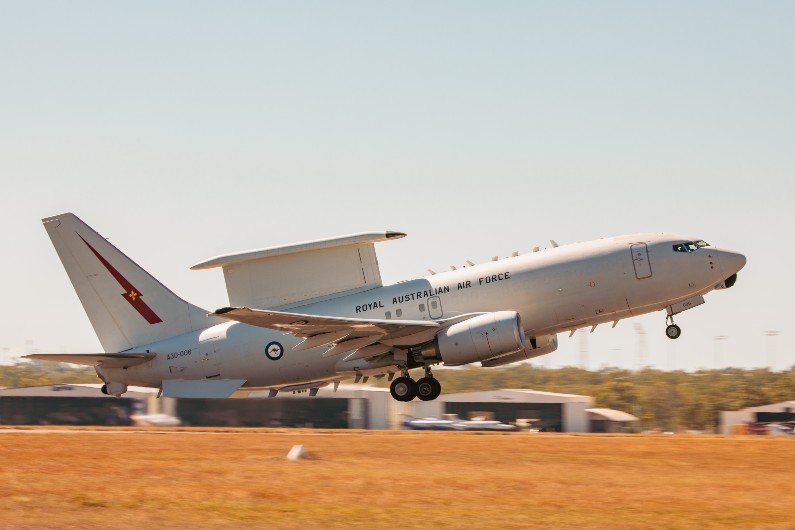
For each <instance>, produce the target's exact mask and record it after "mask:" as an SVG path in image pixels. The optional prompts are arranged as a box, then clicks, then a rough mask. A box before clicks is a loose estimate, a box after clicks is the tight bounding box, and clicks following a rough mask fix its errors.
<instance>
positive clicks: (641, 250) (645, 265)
mask: <svg viewBox="0 0 795 530" xmlns="http://www.w3.org/2000/svg"><path fill="white" fill-rule="evenodd" d="M631 248H632V266H633V267H635V277H636V278H637V279H638V280H642V279H644V278H651V263H649V249H648V247H647V246H646V243H633V244H632V247H631Z"/></svg>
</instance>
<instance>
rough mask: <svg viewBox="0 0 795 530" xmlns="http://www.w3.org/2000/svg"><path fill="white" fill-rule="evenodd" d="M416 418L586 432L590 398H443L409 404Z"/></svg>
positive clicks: (494, 394)
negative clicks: (490, 421)
mask: <svg viewBox="0 0 795 530" xmlns="http://www.w3.org/2000/svg"><path fill="white" fill-rule="evenodd" d="M411 404H412V405H414V413H413V415H414V416H416V417H433V418H441V417H442V416H443V415H444V414H457V415H458V417H459V418H462V419H474V418H488V419H495V420H497V421H500V422H503V423H517V422H518V423H523V422H531V423H532V426H533V427H535V428H539V429H541V430H543V431H550V432H588V431H589V429H590V425H589V417H588V412H587V411H588V409H589V408H591V406H592V405H593V398H591V397H590V396H580V395H576V394H557V393H554V392H541V391H538V390H523V389H505V390H490V391H486V392H465V393H461V394H447V395H442V396H440V397H439V398H438V399H437V400H435V401H412V402H411Z"/></svg>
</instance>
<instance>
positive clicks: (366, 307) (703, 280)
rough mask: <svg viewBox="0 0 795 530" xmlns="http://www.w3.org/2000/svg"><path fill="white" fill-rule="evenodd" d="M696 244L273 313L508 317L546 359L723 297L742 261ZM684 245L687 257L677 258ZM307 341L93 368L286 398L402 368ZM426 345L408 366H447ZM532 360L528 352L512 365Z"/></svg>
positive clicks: (438, 279)
mask: <svg viewBox="0 0 795 530" xmlns="http://www.w3.org/2000/svg"><path fill="white" fill-rule="evenodd" d="M697 241H699V240H697V239H695V238H689V237H682V236H676V235H671V234H635V235H631V236H621V237H612V238H606V239H600V240H596V241H589V242H585V243H576V244H571V245H564V246H559V247H555V248H550V249H545V250H541V251H537V252H531V253H528V254H524V255H520V256H516V257H509V258H503V259H499V260H496V261H490V262H487V263H483V264H479V265H474V266H468V267H464V268H460V269H457V270H452V271H449V272H444V273H439V274H434V275H431V276H427V277H424V278H420V279H416V280H411V281H406V282H400V283H396V284H393V285H385V286H381V287H375V288H372V289H369V290H364V291H360V292H355V293H353V294H347V295H344V294H343V295H341V296H336V297H331V298H329V299H326V300H322V301H314V302H309V303H307V302H299V303H294V304H289V305H286V306H283V307H277V308H274V310H279V311H282V310H283V311H290V312H291V313H297V314H306V315H324V316H329V317H348V318H352V319H362V320H377V321H385V320H396V321H402V320H409V321H442V320H445V319H450V318H452V317H461V316H462V315H469V314H473V313H492V312H499V311H506V310H509V311H515V312H517V313H518V314H519V315H520V317H521V327H522V328H523V331H524V334H525V335H526V337H528V338H531V339H532V341H536V340H541V339H542V338H544V337H546V338H547V344H548V345H549V347H548V348H546V349H540V350H539V353H540V354H543V353H546V352H549V351H552V350H554V347H555V345H556V343H554V344H553V343H552V342H549V340H550V339H554V336H555V334H557V333H560V332H564V331H573V330H576V329H579V328H583V327H592V326H596V325H599V324H605V323H615V322H617V321H619V320H622V319H626V318H629V317H632V316H637V315H642V314H645V313H650V312H653V311H660V310H665V309H666V308H672V309H669V313H670V314H676V313H678V312H680V311H682V310H684V309H687V308H689V305H688V303H689V301H690V303H692V305H698V304H699V303H701V301H700V300H699V297H701V296H703V295H704V294H706V293H709V292H710V291H712V290H715V289H722V288H725V287H730V286H731V285H732V284H733V283H734V279H736V276H735V275H736V273H737V272H738V271H739V270H740V269H741V268H742V267H743V266H744V264H745V257H744V256H742V255H741V254H738V253H736V252H731V251H728V250H723V249H719V248H716V247H712V246H702V247H700V248H699V247H698V246H695V248H694V245H693V243H694V242H697ZM688 243H689V244H690V245H691V246H690V248H688V247H687V246H685V247H681V246H680V250H675V246H676V245H683V244H685V245H686V244H688ZM681 249H684V250H681ZM677 329H678V328H677ZM673 338H675V337H673ZM303 340H304V338H303V337H299V336H295V335H292V334H289V333H286V332H284V331H282V330H276V329H268V328H264V327H258V326H253V325H248V324H245V323H241V322H234V321H233V322H224V323H221V324H217V325H213V326H211V327H208V328H206V329H201V330H198V331H192V332H189V333H186V334H182V335H178V336H175V337H172V338H169V339H166V340H161V341H157V342H152V343H149V344H141V345H137V346H136V347H134V348H132V349H130V350H127V351H125V353H146V352H151V353H156V356H154V357H153V358H152V359H150V360H148V361H147V362H144V363H141V364H137V365H135V366H129V367H127V368H120V367H105V366H99V367H97V371H98V373H99V374H100V376H101V377H102V378H103V379H104V380H105V381H106V382H113V383H117V384H122V385H137V386H150V387H161V385H162V384H163V381H165V380H169V379H175V378H179V379H183V380H190V379H195V380H205V379H209V380H212V379H219V380H244V381H245V383H244V384H243V385H242V387H241V389H288V390H289V389H298V388H302V385H305V388H314V387H317V386H319V385H320V384H323V383H328V382H333V381H338V380H341V379H343V378H350V377H352V376H354V375H356V374H362V375H380V374H386V373H390V375H391V374H392V373H394V372H396V371H399V369H400V367H399V366H398V364H399V363H397V362H396V360H395V358H394V357H391V356H389V355H387V356H385V357H384V356H382V357H381V358H375V359H373V358H370V359H354V360H348V361H346V360H345V358H346V357H347V356H348V353H346V354H345V355H330V356H324V354H325V353H326V352H327V350H329V345H327V344H324V345H320V346H317V347H315V348H309V349H303V350H301V349H298V350H296V349H294V348H296V346H298V345H299V343H301V342H302V341H303ZM426 342H427V343H428V344H426V345H425V346H424V347H422V348H420V347H418V348H417V349H416V350H415V351H413V352H412V351H409V353H408V357H409V359H410V360H409V362H408V367H409V368H411V367H415V366H422V365H427V366H430V365H433V364H438V363H445V359H444V354H443V353H442V354H440V353H439V350H438V348H437V349H436V350H434V348H433V347H432V344H431V343H432V342H433V337H432V336H431V337H429V340H428V341H426ZM269 345H273V346H272V350H271V351H270V352H268V351H267V348H268V347H269ZM409 350H411V349H409ZM534 356H535V355H534V353H533V351H532V349H531V347H530V346H528V347H527V351H526V352H524V354H523V355H521V356H520V357H521V358H517V360H522V359H525V358H530V357H534ZM412 360H413V363H412ZM477 360H482V361H488V359H477ZM448 364H461V363H457V362H453V363H448ZM404 375H405V367H404ZM111 393H113V392H111Z"/></svg>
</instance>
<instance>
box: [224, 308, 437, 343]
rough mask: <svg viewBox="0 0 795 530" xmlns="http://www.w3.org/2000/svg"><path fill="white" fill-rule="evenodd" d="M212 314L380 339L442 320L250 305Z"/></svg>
mask: <svg viewBox="0 0 795 530" xmlns="http://www.w3.org/2000/svg"><path fill="white" fill-rule="evenodd" d="M213 315H215V316H219V317H222V318H228V319H229V320H235V321H237V322H242V323H244V324H249V325H251V326H258V327H261V328H269V329H276V330H280V331H284V332H285V333H290V334H291V335H296V336H298V337H306V338H309V337H313V336H315V335H320V334H323V333H340V336H343V335H342V333H341V332H344V331H350V333H349V334H346V335H344V337H345V338H346V339H353V338H356V337H366V336H371V335H381V336H382V337H381V339H382V340H384V339H393V338H397V337H403V336H407V335H413V334H415V333H418V332H420V331H428V330H430V331H431V332H433V330H438V329H439V328H440V325H439V323H437V322H434V321H425V320H370V319H357V318H346V317H329V316H321V315H305V314H301V313H286V312H282V311H267V310H262V309H249V308H247V307H225V308H223V309H219V310H218V311H216V312H215V313H213Z"/></svg>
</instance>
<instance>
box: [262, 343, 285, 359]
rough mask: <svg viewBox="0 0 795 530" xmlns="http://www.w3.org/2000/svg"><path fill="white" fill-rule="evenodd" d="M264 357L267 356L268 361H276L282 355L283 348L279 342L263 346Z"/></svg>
mask: <svg viewBox="0 0 795 530" xmlns="http://www.w3.org/2000/svg"><path fill="white" fill-rule="evenodd" d="M265 355H267V356H268V359H270V360H271V361H278V360H279V359H281V358H282V355H284V346H282V345H281V343H280V342H276V341H273V342H269V343H268V345H267V346H265Z"/></svg>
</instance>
